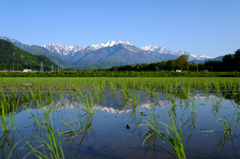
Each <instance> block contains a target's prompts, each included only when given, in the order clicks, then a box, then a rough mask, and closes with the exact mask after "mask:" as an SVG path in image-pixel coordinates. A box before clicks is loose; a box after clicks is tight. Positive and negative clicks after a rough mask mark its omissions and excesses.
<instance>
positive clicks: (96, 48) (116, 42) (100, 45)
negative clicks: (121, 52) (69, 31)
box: [86, 40, 132, 50]
mask: <svg viewBox="0 0 240 159" xmlns="http://www.w3.org/2000/svg"><path fill="white" fill-rule="evenodd" d="M118 44H122V45H130V46H132V44H130V43H129V42H122V41H120V40H117V41H113V40H111V41H108V42H106V43H102V44H99V45H98V44H94V45H90V46H88V47H87V48H86V49H88V50H98V49H101V48H104V47H112V46H114V45H118Z"/></svg>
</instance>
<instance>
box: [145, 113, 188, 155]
mask: <svg viewBox="0 0 240 159" xmlns="http://www.w3.org/2000/svg"><path fill="white" fill-rule="evenodd" d="M148 117H149V120H148V121H146V123H145V124H144V125H145V126H147V127H148V128H149V134H148V136H147V137H146V138H145V139H144V141H143V145H144V144H145V142H146V141H147V140H148V139H149V138H150V137H151V136H153V135H154V134H156V135H158V136H159V137H160V138H161V139H162V140H164V141H166V142H167V143H168V144H169V145H170V146H171V147H172V148H173V150H174V151H175V153H176V155H177V157H178V158H179V159H184V158H186V155H185V151H184V146H183V138H182V129H181V123H180V128H179V130H177V128H176V125H175V119H174V116H173V114H171V115H170V117H169V116H168V115H167V117H168V121H169V124H170V126H168V125H167V124H166V123H162V122H157V120H156V117H155V115H153V114H152V112H151V110H149V111H148ZM158 123H161V124H163V125H164V129H165V132H166V134H167V135H165V134H164V132H163V131H160V130H159V129H158ZM169 130H172V132H173V133H170V131H169ZM179 132H180V133H179ZM157 147H158V148H160V149H162V150H164V151H166V152H168V153H169V154H170V155H172V156H173V157H174V158H176V156H175V155H174V154H172V153H171V152H170V151H168V150H166V149H164V148H162V147H160V146H157Z"/></svg>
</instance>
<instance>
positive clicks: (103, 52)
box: [0, 36, 215, 69]
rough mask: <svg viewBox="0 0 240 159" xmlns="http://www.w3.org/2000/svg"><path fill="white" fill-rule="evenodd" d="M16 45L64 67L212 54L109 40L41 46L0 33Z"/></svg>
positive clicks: (104, 65) (125, 63) (155, 60)
mask: <svg viewBox="0 0 240 159" xmlns="http://www.w3.org/2000/svg"><path fill="white" fill-rule="evenodd" d="M0 39H3V40H7V41H9V42H11V43H13V44H14V45H15V46H17V47H19V48H21V49H23V50H25V51H27V52H29V53H32V54H34V55H45V56H47V57H48V58H49V59H50V60H52V61H53V62H55V63H56V64H58V65H59V66H63V67H65V68H66V67H78V68H85V69H88V68H92V69H95V68H110V67H112V66H119V65H127V64H137V63H151V62H158V61H162V60H172V59H176V58H178V57H179V56H181V55H188V56H189V61H193V60H195V61H205V60H213V59H214V58H215V57H210V56H205V55H194V54H190V53H188V52H186V51H178V52H172V51H170V50H168V49H167V48H164V47H161V46H152V45H149V46H143V47H136V46H134V45H132V44H131V43H129V42H122V41H120V40H117V41H108V42H106V43H102V44H94V45H90V46H88V47H86V48H84V47H82V46H68V45H61V44H47V45H44V46H37V45H32V46H29V45H26V44H22V43H20V42H19V41H17V40H14V39H11V38H7V37H4V36H0Z"/></svg>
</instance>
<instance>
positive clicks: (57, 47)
mask: <svg viewBox="0 0 240 159" xmlns="http://www.w3.org/2000/svg"><path fill="white" fill-rule="evenodd" d="M42 47H44V48H46V49H48V50H50V51H52V52H55V53H58V54H60V55H62V56H68V55H69V54H71V56H73V55H74V53H76V52H78V51H81V50H83V49H84V47H82V46H68V45H61V44H47V45H44V46H42Z"/></svg>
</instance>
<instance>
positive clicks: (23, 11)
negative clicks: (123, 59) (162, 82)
mask: <svg viewBox="0 0 240 159" xmlns="http://www.w3.org/2000/svg"><path fill="white" fill-rule="evenodd" d="M0 8H1V9H0V15H1V16H0V35H1V36H7V37H10V38H13V39H16V40H18V41H20V42H22V43H24V44H29V45H33V44H36V45H45V44H55V43H57V44H65V45H80V46H84V47H87V46H89V45H91V44H100V43H104V42H107V41H109V40H121V41H128V42H130V43H131V44H133V45H135V46H146V45H155V46H157V45H160V46H163V47H166V48H168V49H169V50H171V51H173V52H176V51H180V50H183V51H187V52H189V53H192V54H197V55H208V56H220V55H225V54H228V53H234V52H235V51H236V50H237V49H239V48H240V11H239V8H240V0H147V1H142V0H82V1H80V0H2V1H0Z"/></svg>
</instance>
